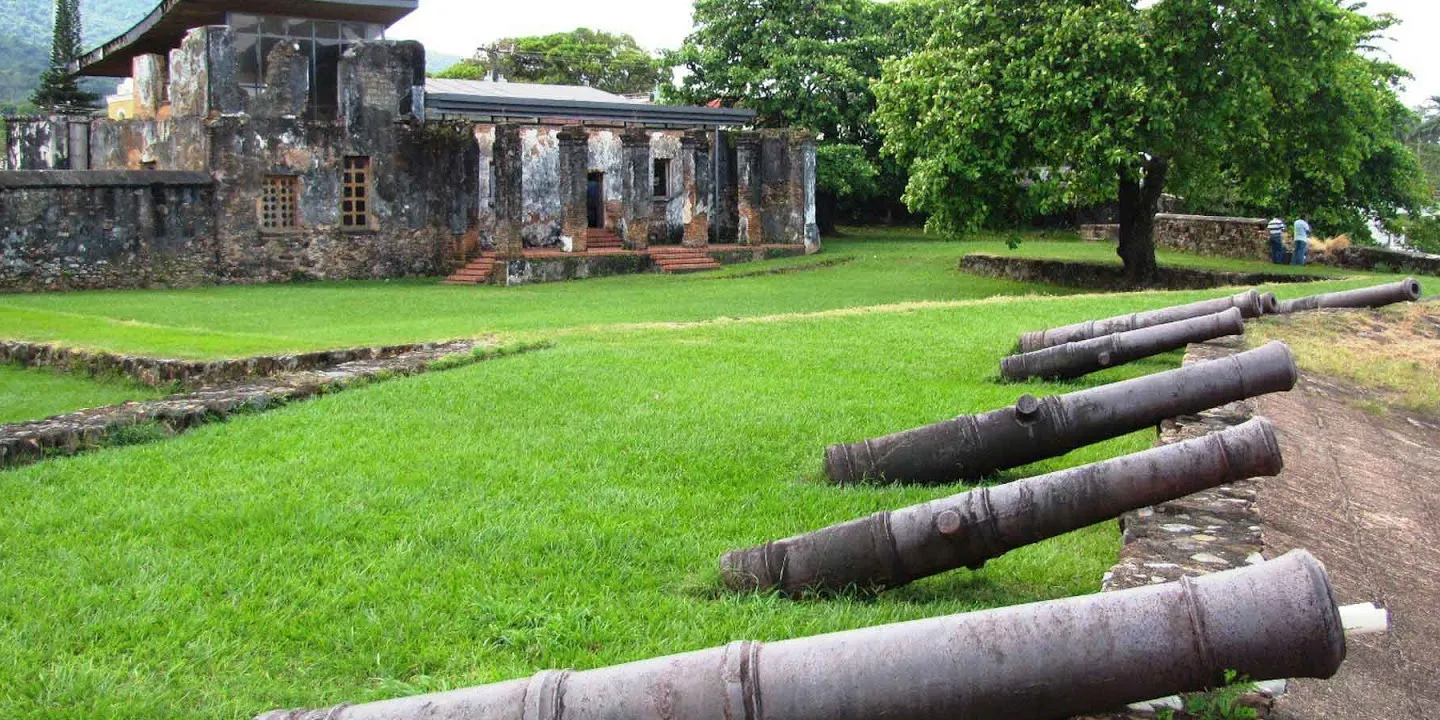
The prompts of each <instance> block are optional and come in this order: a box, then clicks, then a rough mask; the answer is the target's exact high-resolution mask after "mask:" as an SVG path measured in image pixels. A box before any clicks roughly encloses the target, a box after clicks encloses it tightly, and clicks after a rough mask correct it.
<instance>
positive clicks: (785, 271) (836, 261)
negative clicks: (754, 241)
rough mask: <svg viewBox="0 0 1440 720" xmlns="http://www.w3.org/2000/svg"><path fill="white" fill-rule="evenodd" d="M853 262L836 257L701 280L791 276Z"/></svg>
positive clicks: (849, 258) (851, 259)
mask: <svg viewBox="0 0 1440 720" xmlns="http://www.w3.org/2000/svg"><path fill="white" fill-rule="evenodd" d="M852 262H855V258H854V257H838V258H831V259H829V260H821V261H819V262H808V263H796V264H794V265H780V266H778V267H768V268H761V269H759V270H741V271H738V272H732V273H726V274H724V275H712V276H709V277H705V278H702V279H704V280H738V279H740V278H749V277H760V276H762V275H793V274H794V273H802V272H810V271H812V270H824V269H825V268H832V267H837V266H839V265H845V264H847V263H852Z"/></svg>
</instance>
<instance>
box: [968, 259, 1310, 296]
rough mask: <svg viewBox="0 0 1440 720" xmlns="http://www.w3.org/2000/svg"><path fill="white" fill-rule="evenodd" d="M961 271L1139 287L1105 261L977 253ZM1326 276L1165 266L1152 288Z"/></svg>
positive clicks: (1040, 280)
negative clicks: (1044, 258) (1103, 262)
mask: <svg viewBox="0 0 1440 720" xmlns="http://www.w3.org/2000/svg"><path fill="white" fill-rule="evenodd" d="M960 271H961V272H966V273H971V274H974V275H983V276H985V277H995V278H1001V279H1004V280H1014V281H1016V282H1026V283H1043V284H1046V285H1059V286H1061V287H1072V288H1085V289H1087V290H1101V291H1122V290H1135V289H1136V287H1135V285H1134V284H1132V283H1131V282H1130V280H1129V278H1127V277H1126V276H1125V268H1124V267H1122V266H1120V265H1109V264H1102V263H1086V262H1072V261H1068V260H1040V259H1035V258H1019V257H1000V256H997V255H984V254H973V255H966V256H965V257H963V258H961V259H960ZM1325 279H1327V278H1324V277H1320V276H1317V275H1280V274H1271V273H1239V272H1220V271H1215V270H1196V269H1192V268H1174V267H1162V268H1160V273H1159V276H1158V277H1157V278H1156V280H1155V282H1154V283H1153V284H1151V285H1150V286H1149V287H1151V288H1155V289H1161V290H1208V289H1211V288H1221V287H1243V286H1253V285H1270V284H1275V283H1305V282H1315V281H1318V280H1325Z"/></svg>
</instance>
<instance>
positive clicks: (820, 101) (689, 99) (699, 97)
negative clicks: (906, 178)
mask: <svg viewBox="0 0 1440 720" xmlns="http://www.w3.org/2000/svg"><path fill="white" fill-rule="evenodd" d="M926 12H927V6H925V5H923V4H921V3H917V2H898V3H880V2H874V1H873V0H697V2H696V3H695V31H694V33H693V34H691V35H690V37H689V38H687V39H686V40H685V43H684V45H683V46H682V47H681V48H680V49H679V50H678V51H676V52H673V53H671V54H670V55H669V56H668V59H669V61H670V62H671V63H672V64H674V65H676V66H679V67H681V68H682V69H683V70H684V77H683V79H682V80H681V82H680V83H679V84H678V85H675V86H672V87H669V88H667V89H666V99H667V100H668V101H670V102H677V103H687V104H706V103H709V102H712V101H716V100H718V101H720V102H721V103H723V104H724V105H726V106H732V107H745V108H748V109H751V110H754V111H755V112H756V113H757V118H756V123H757V124H758V125H760V126H762V127H803V128H808V129H810V130H812V131H814V132H815V133H816V134H817V136H818V137H819V139H820V142H821V144H822V148H823V147H824V146H848V147H849V148H850V149H848V150H840V149H835V150H824V149H822V152H823V153H826V159H829V160H836V161H839V162H842V163H843V164H844V168H845V169H846V173H845V174H842V173H838V172H828V171H826V170H825V169H823V165H824V163H822V170H821V172H822V175H823V177H822V178H821V179H820V187H821V189H822V191H829V192H832V193H834V194H836V195H840V196H851V197H866V196H868V194H872V193H875V192H880V191H882V188H881V186H882V185H885V184H886V183H889V184H892V185H901V186H903V179H902V180H900V181H899V182H898V183H897V182H896V181H895V178H896V177H897V176H898V177H902V178H903V175H901V174H900V171H899V168H898V167H890V168H885V167H883V166H882V164H881V162H880V161H881V155H880V147H881V137H880V134H879V132H878V130H877V129H876V127H875V125H874V123H873V121H872V119H871V115H872V113H873V112H874V111H875V95H874V93H873V92H872V91H871V88H870V86H871V84H872V83H873V82H874V81H875V80H877V79H879V77H880V69H881V64H882V63H883V62H884V61H885V60H886V59H887V58H890V57H895V56H898V55H903V54H905V53H908V52H909V50H910V48H912V47H914V46H915V45H916V44H917V43H918V41H919V39H920V38H922V37H925V36H928V29H927V26H928V20H927V16H926ZM857 149H858V151H857ZM857 173H858V174H857ZM882 175H885V176H888V178H887V177H881V176H882ZM877 177H878V178H879V180H878V184H877V182H873V181H872V180H874V179H875V178H877ZM895 194H896V195H898V194H899V189H898V187H897V188H896V189H895Z"/></svg>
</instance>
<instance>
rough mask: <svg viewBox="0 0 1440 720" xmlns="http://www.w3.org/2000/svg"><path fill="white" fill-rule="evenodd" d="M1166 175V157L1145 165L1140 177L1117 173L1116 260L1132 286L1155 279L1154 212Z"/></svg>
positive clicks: (1144, 283)
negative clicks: (1118, 195) (1121, 263)
mask: <svg viewBox="0 0 1440 720" xmlns="http://www.w3.org/2000/svg"><path fill="white" fill-rule="evenodd" d="M1169 172H1170V161H1169V160H1168V159H1166V158H1160V157H1157V158H1151V159H1149V160H1147V161H1146V162H1145V166H1144V170H1143V172H1142V174H1141V176H1140V177H1135V176H1134V175H1132V174H1130V172H1129V171H1122V172H1121V174H1120V209H1119V215H1120V250H1119V253H1120V259H1121V260H1122V261H1124V263H1125V274H1126V275H1128V276H1129V278H1130V281H1131V282H1133V283H1135V284H1136V285H1148V284H1150V283H1152V282H1154V280H1155V275H1156V263H1155V213H1157V212H1159V210H1160V196H1161V195H1162V194H1163V193H1164V192H1165V176H1166V175H1167V174H1168V173H1169Z"/></svg>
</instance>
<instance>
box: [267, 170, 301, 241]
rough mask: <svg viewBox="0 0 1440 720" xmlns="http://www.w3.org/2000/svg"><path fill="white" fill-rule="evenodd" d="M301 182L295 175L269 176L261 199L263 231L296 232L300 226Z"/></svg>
mask: <svg viewBox="0 0 1440 720" xmlns="http://www.w3.org/2000/svg"><path fill="white" fill-rule="evenodd" d="M299 195H300V180H299V178H296V177H294V176H293V175H267V176H266V177H265V186H264V189H263V191H262V193H261V197H260V228H261V229H262V230H294V229H295V228H296V227H297V226H298V225H299V223H298V221H297V219H298V218H297V215H298V213H297V210H298V208H299Z"/></svg>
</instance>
